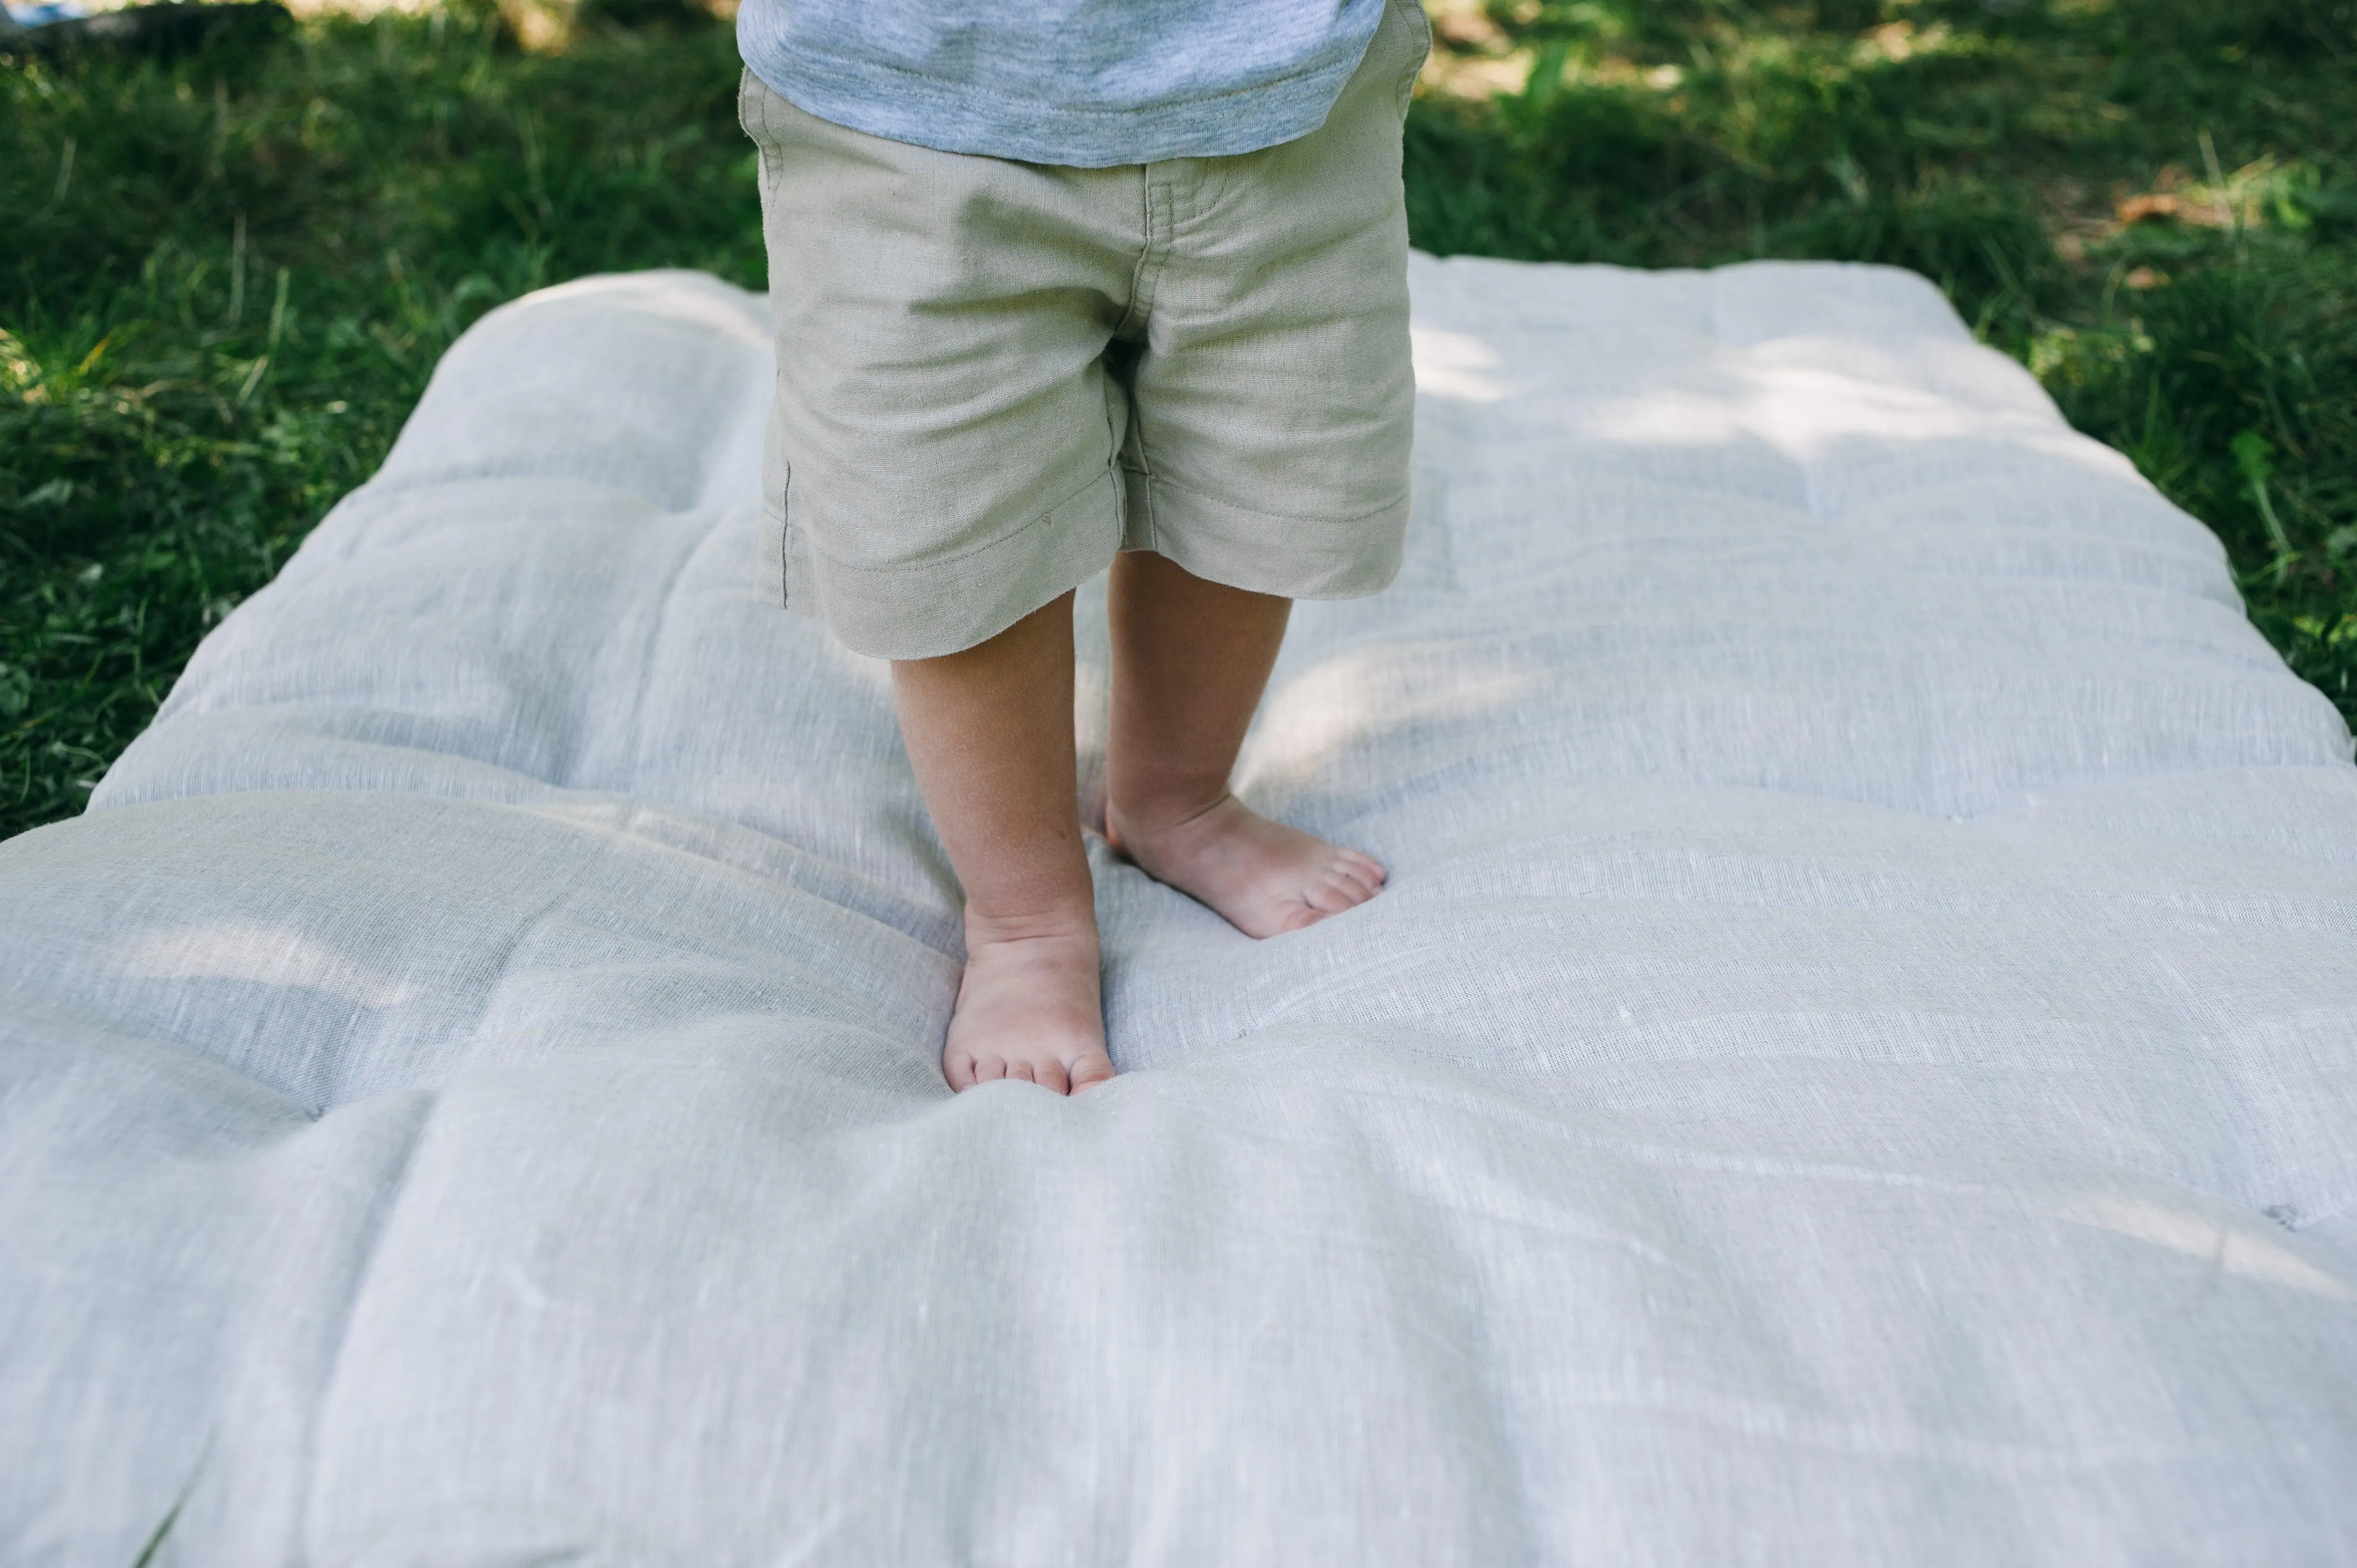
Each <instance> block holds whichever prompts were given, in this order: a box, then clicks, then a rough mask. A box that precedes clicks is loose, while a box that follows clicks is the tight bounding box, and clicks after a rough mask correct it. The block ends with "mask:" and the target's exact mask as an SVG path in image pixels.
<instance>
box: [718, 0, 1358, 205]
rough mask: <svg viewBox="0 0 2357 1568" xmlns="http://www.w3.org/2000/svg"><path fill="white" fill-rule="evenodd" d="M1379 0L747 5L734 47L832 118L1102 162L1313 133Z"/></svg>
mask: <svg viewBox="0 0 2357 1568" xmlns="http://www.w3.org/2000/svg"><path fill="white" fill-rule="evenodd" d="M1384 4H1385V0H991V4H989V5H948V4H944V3H943V0H746V3H745V5H743V6H742V7H741V8H739V9H738V11H737V52H738V53H739V54H741V55H742V56H743V57H744V59H745V63H746V65H747V66H748V68H749V69H750V70H752V71H753V73H754V74H755V75H757V76H759V78H761V80H762V81H766V82H768V83H769V84H770V87H772V88H773V89H775V90H776V91H778V92H780V93H781V94H782V95H783V96H784V97H785V98H786V99H787V101H788V102H792V103H796V104H799V105H800V106H801V107H802V108H803V109H805V110H808V111H809V112H810V113H813V114H816V115H817V116H819V118H821V119H823V120H829V121H832V122H834V124H838V125H848V126H850V127H851V128H852V129H853V130H856V131H866V132H867V133H868V134H870V135H877V136H886V137H889V138H890V139H892V140H893V141H896V142H909V143H913V144H915V145H919V146H926V147H938V148H940V149H941V150H942V151H943V152H952V153H980V154H983V155H985V156H990V157H999V158H1020V159H1023V160H1025V161H1026V162H1029V163H1043V164H1065V165H1070V166H1076V167H1083V168H1104V167H1108V166H1113V165H1115V164H1140V163H1151V162H1154V161H1157V160H1158V159H1162V158H1177V157H1221V156H1232V155H1233V154H1236V153H1250V152H1257V151H1259V150H1260V149H1261V148H1263V147H1269V146H1275V145H1276V144H1277V143H1279V142H1289V141H1291V140H1293V139H1294V138H1295V137H1297V136H1303V135H1307V134H1308V133H1310V132H1311V131H1314V130H1316V129H1317V128H1318V124H1320V123H1321V122H1322V121H1323V120H1324V119H1325V117H1326V112H1327V110H1328V109H1329V107H1331V106H1332V104H1333V102H1334V99H1335V95H1336V94H1338V93H1339V92H1340V91H1341V90H1342V84H1343V82H1344V81H1348V80H1349V78H1350V75H1351V71H1352V70H1354V69H1355V68H1356V67H1357V65H1358V63H1359V61H1360V59H1361V56H1363V55H1364V54H1365V52H1366V48H1367V40H1368V39H1369V38H1372V37H1373V35H1374V32H1375V27H1376V25H1377V22H1378V20H1379V19H1380V18H1381V17H1382V16H1383V7H1384Z"/></svg>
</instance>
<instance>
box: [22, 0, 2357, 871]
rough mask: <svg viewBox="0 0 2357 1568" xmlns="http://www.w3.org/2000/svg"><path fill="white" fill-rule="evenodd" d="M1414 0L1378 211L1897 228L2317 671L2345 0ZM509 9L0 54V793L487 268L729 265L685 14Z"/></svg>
mask: <svg viewBox="0 0 2357 1568" xmlns="http://www.w3.org/2000/svg"><path fill="white" fill-rule="evenodd" d="M517 3H518V4H519V5H520V3H521V0H517ZM1434 9H1435V15H1436V20H1437V24H1438V27H1439V32H1440V36H1441V45H1440V51H1439V53H1438V55H1437V58H1436V59H1435V62H1434V64H1433V66H1432V67H1431V69H1430V70H1428V71H1427V73H1426V83H1425V86H1424V89H1423V91H1422V92H1421V94H1420V96H1419V98H1418V101H1417V104H1416V107H1415V111H1414V113H1413V114H1412V115H1411V118H1410V122H1409V135H1408V156H1407V177H1408V199H1409V204H1410V214H1411V222H1412V225H1413V228H1414V231H1415V240H1416V242H1417V243H1418V244H1420V245H1423V246H1425V247H1426V248H1427V249H1430V250H1435V251H1440V252H1482V253H1487V254H1494V255H1506V256H1520V257H1529V258H1538V259H1547V260H1566V261H1576V260H1603V261H1613V262H1622V263H1631V264H1637V265H1647V266H1653V265H1671V264H1677V265H1686V264H1699V263H1715V262H1723V261H1732V260H1738V259H1741V258H1746V257H1753V256H1803V257H1842V258H1857V259H1865V260H1874V261H1888V262H1895V263H1900V264H1902V265H1906V266H1911V267H1915V268H1917V269H1919V270H1921V271H1922V272H1924V273H1925V274H1929V275H1930V276H1932V278H1934V279H1936V280H1937V281H1938V282H1939V283H1940V284H1941V285H1942V286H1943V287H1944V288H1945V289H1946V290H1947V291H1948V294H1949V295H1950V297H1951V298H1952V299H1953V300H1954V301H1955V303H1956V305H1957V307H1958V309H1959V310H1960V311H1961V312H1962V313H1963V314H1964V318H1965V319H1966V320H1967V321H1969V322H1971V323H1972V324H1973V325H1974V327H1975V330H1977V331H1978V332H1980V333H1981V334H1982V335H1983V336H1984V337H1985V338H1986V339H1987V340H1988V341H1989V342H1991V343H1993V344H1995V345H1996V346H1997V347H1999V348H2001V349H2004V350H2005V351H2007V352H2008V353H2011V354H2014V355H2017V356H2018V357H2020V358H2021V359H2022V360H2025V361H2026V362H2027V363H2028V364H2029V367H2030V368H2031V370H2032V371H2035V372H2036V373H2037V374H2038V376H2039V377H2040V380H2041V381H2043V382H2044V384H2045V385H2046V387H2047V389H2048V390H2049V391H2050V392H2051V393H2052V394H2053V395H2054V397H2055V399H2056V400H2057V402H2058V403H2060V404H2061V407H2062V409H2063V411H2064V412H2065V413H2067V414H2068V415H2069V416H2070V417H2071V419H2072V422H2073V423H2075V424H2077V425H2078V426H2079V427H2080V428H2081V429H2083V430H2085V431H2087V432H2089V433H2090V434H2092V435H2096V436H2098V437H2100V438H2101V439H2103V440H2105V441H2108V442H2110V443H2112V444H2113V445H2114V446H2118V447H2119V448H2121V449H2122V450H2123V451H2125V452H2126V453H2127V454H2128V455H2129V456H2131V457H2133V458H2134V459H2135V460H2136V462H2137V464H2138V465H2139V466H2140V467H2142V468H2143V470H2144V471H2145V473H2146V474H2147V475H2148V476H2149V477H2150V478H2152V480H2153V481H2154V482H2155V483H2156V484H2158V486H2160V487H2161V489H2164V490H2166V491H2167V492H2168V493H2169V495H2170V496H2171V497H2172V498H2174V499H2176V500H2177V501H2178V502H2179V504H2180V505H2182V506H2184V507H2186V508H2187V509H2188V510H2190V511H2192V512H2194V513H2195V514H2196V515H2198V516H2200V517H2201V518H2202V519H2204V520H2205V521H2208V522H2210V523H2211V524H2212V526H2213V527H2215V528H2216V529H2217V530H2218V532H2219V533H2220V534H2221V536H2222V537H2223V538H2224V540H2225V541H2226V542H2227V545H2228V547H2229V550H2230V551H2231V553H2232V554H2233V560H2234V564H2235V567H2236V570H2237V573H2238V575H2239V576H2240V579H2241V582H2242V585H2243V591H2244V596H2245V597H2246V599H2247V600H2248V602H2249V604H2250V607H2251V612H2252V615H2253V618H2254V619H2255V621H2256V623H2257V624H2258V626H2259V627H2260V628H2261V629H2262V630H2263V631H2264V632H2265V633H2266V636H2267V637H2268V638H2269V639H2272V640H2273V641H2274V643H2275V644H2276V647H2277V648H2279V649H2281V650H2283V651H2284V653H2285V655H2286V657H2287V659H2289V660H2291V662H2292V665H2293V667H2294V668H2295V669H2296V670H2298V671H2299V672H2300V673H2301V674H2302V675H2304V676H2305V677H2307V678H2308V679H2309V680H2311V681H2313V682H2316V683H2317V684H2318V685H2319V687H2320V688H2321V689H2322V690H2323V691H2324V692H2325V693H2327V694H2328V695H2329V696H2330V697H2332V698H2333V699H2334V700H2335V701H2336V702H2337V703H2340V704H2341V710H2342V712H2343V714H2352V715H2357V682H2352V680H2351V674H2352V669H2357V254H2352V240H2357V0H2255V3H2252V4H2245V5H2238V6H2233V7H2224V6H2217V5H2206V4H2198V3H2195V0H2145V3H2137V4H2112V3H2106V0H1915V3H1911V4H1910V3H1906V0H1821V3H1819V4H1817V5H1813V6H1812V5H1798V6H1791V7H1781V8H1772V7H1771V8H1766V9H1759V10H1754V9H1751V8H1749V7H1747V6H1746V5H1743V4H1741V3H1740V0H1570V3H1562V0H1522V3H1520V4H1514V5H1504V4H1498V5H1487V6H1483V5H1467V4H1461V3H1455V0H1436V3H1435V6H1434ZM510 15H511V16H514V17H516V18H517V22H516V24H515V25H511V24H510V23H509V22H507V21H505V20H503V19H502V17H501V16H500V12H498V11H496V10H493V9H490V8H489V7H488V6H486V5H480V4H477V3H475V0H459V3H457V4H452V5H446V6H445V7H443V8H441V9H438V10H434V11H431V12H429V13H427V14H425V15H423V16H397V15H386V16H379V17H377V18H376V19H374V20H370V21H361V20H356V19H352V18H350V17H335V16H320V17H314V18H312V19H309V20H307V21H304V22H302V23H301V24H299V25H296V26H293V27H284V28H278V29H249V30H247V31H246V32H244V33H242V34H240V35H238V36H225V37H222V38H217V39H216V40H215V41H214V42H213V43H211V44H210V45H209V46H207V47H205V48H201V49H199V50H198V51H196V52H194V53H188V54H182V55H179V56H178V57H175V58H170V59H137V58H124V57H121V56H118V55H113V54H100V53H96V52H84V53H82V54H80V55H77V56H72V57H63V58H42V59H30V58H24V59H5V58H0V95H4V96H5V109H0V236H5V239H0V834H5V833H8V832H17V831H21V830H22V829H25V828H27V827H31V826H34V825H36V824H38V823H40V822H48V821H50V820H53V819H55V818H58V817H60V816H65V815H70V814H71V813H73V812H75V811H80V810H81V805H82V803H83V801H84V800H86V799H87V797H88V794H89V790H90V788H91V784H92V783H93V782H94V781H95V780H96V779H97V778H98V777H99V776H100V775H101V774H102V772H103V771H104V769H105V768H106V766H107V765H108V763H109V762H110V761H111V760H112V759H113V757H114V756H115V755H116V754H117V753H118V752H119V751H120V750H121V749H122V748H123V746H124V745H125V744H127V743H128V741H129V740H130V739H131V737H132V736H135V734H137V733H138V731H139V729H140V728H141V726H142V725H145V723H146V722H147V720H148V718H149V717H150V716H151V715H152V714H154V712H155V709H156V704H157V703H158V702H160V701H161V700H162V698H163V695H164V693H166V692H167V690H168V689H169V687H170V685H171V682H172V680H173V677H174V676H175V675H176V674H177V673H178V671H179V669H180V667H181V665H182V663H183V662H184V661H185V660H186V659H187V658H188V653H189V651H190V650H191V649H193V648H194V646H195V644H196V642H197V639H199V638H200V637H201V636H202V635H203V634H204V632H205V630H206V628H209V627H210V626H211V625H213V624H214V623H215V622H217V621H218V620H219V619H220V618H221V616H223V615H224V614H226V613H227V612H228V611H229V609H230V608H231V607H233V606H234V605H235V604H236V603H237V602H238V600H239V599H240V598H241V597H242V596H244V595H246V594H249V593H252V592H253V590H254V589H255V588H257V587H259V586H260V585H262V584H263V583H264V582H266V581H267V580H268V579H269V577H270V575H271V574H272V573H273V572H274V571H275V570H276V569H277V568H278V566H279V565H280V564H283V563H284V562H285V559H286V556H287V554H288V553H290V552H291V551H292V550H293V549H294V548H295V546H296V544H297V543H299V542H300V541H301V539H302V537H303V534H304V532H306V531H307V529H308V528H309V527H310V526H311V525H312V524H313V523H314V522H316V521H317V520H318V518H319V517H320V515H321V514H322V513H323V512H324V511H325V510H327V508H328V506H329V505H331V504H332V503H333V502H334V500H335V499H336V498H337V497H338V496H339V495H340V494H342V493H343V492H344V491H345V490H347V489H350V488H351V487H352V486H353V485H355V484H357V483H359V482H360V481H361V479H362V478H365V477H366V476H367V475H368V474H369V472H370V471H371V469H372V468H373V467H375V466H376V464H377V463H378V461H379V460H380V459H381V458H382V456H383V454H384V451H385V449H386V447H387V446H388V445H389V444H390V442H391V441H392V439H393V435H394V433H395V432H396V431H397V430H398V428H399V426H400V424H401V420H402V418H403V417H404V414H405V413H407V411H408V409H409V407H410V405H411V404H412V403H414V401H415V399H416V396H417V393H418V392H419V390H420V388H421V387H422V386H423V385H424V383H425V377H426V375H427V373H428V372H429V371H431V369H432V367H433V364H434V361H435V360H436V357H437V356H438V355H439V354H440V353H441V351H442V349H444V348H445V347H447V345H448V343H449V341H450V339H451V338H453V337H455V336H456V335H457V333H458V332H459V331H460V330H462V329H463V328H465V327H466V326H467V324H468V322H469V321H471V320H473V319H474V318H475V317H477V316H479V315H480V314H481V313H482V312H483V311H484V310H487V309H489V308H490V307H491V306H494V305H496V304H498V303H499V302H500V301H501V300H504V299H508V298H511V297H513V296H514V295H518V294H520V293H522V292H524V291H525V290H528V289H532V288H536V287H539V286H541V285H544V284H548V283H554V282H557V281H559V280H561V279H564V278H566V277H570V276H574V275H576V274H581V273H585V272H596V271H604V270H608V269H612V268H618V267H642V266H652V265H676V266H694V267H704V268H707V269H709V270H711V271H713V272H716V273H718V274H721V275H722V276H725V277H728V278H731V279H734V280H735V281H737V282H739V283H744V284H748V285H757V286H758V285H759V282H760V279H761V274H762V260H761V248H760V238H759V227H758V214H757V209H756V202H755V197H754V190H753V156H752V152H751V149H750V147H749V146H748V145H747V144H746V143H745V141H744V140H743V138H742V136H741V134H739V133H738V131H737V127H736V125H735V123H734V108H733V105H734V96H735V81H736V57H735V51H734V47H733V43H732V41H731V38H730V36H729V33H728V30H727V29H726V27H725V26H722V25H719V24H716V23H715V22H714V21H713V20H712V19H711V18H710V17H709V16H706V15H705V14H704V13H703V12H701V11H699V10H696V9H694V8H692V7H691V6H689V5H685V4H683V0H604V3H603V4H602V5H600V4H598V3H597V0H589V5H588V8H587V10H586V11H585V12H584V13H583V14H582V15H580V16H578V17H577V18H576V20H575V22H574V25H573V26H572V27H571V30H570V33H569V36H566V35H564V34H563V33H562V32H561V31H560V32H554V33H553V32H552V31H551V30H550V29H549V28H547V27H545V26H544V25H538V26H536V25H534V24H535V22H538V23H541V24H544V23H545V20H546V18H547V16H549V13H548V12H547V11H546V10H545V9H542V10H539V11H535V12H533V13H531V14H529V15H527V14H526V13H524V12H523V11H522V10H521V9H515V8H511V12H510ZM520 29H521V30H522V32H523V33H525V34H527V35H529V36H531V37H532V38H533V42H534V43H535V45H536V46H537V47H536V48H532V49H526V48H522V46H521V45H520V44H519V43H518V41H517V34H518V31H519V30H520Z"/></svg>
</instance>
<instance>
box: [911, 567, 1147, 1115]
mask: <svg viewBox="0 0 2357 1568" xmlns="http://www.w3.org/2000/svg"><path fill="white" fill-rule="evenodd" d="M892 692H893V695H894V697H895V698H896V699H897V700H898V703H899V709H900V732H901V734H902V736H904V737H906V739H907V741H908V745H909V761H910V762H911V763H913V764H914V765H915V767H916V770H917V783H918V786H919V787H920V789H923V790H924V793H925V804H926V805H927V806H928V807H929V808H931V811H932V814H933V825H934V827H935V828H936V829H938V830H939V831H940V832H941V835H942V844H943V845H944V846H945V847H946V848H947V849H948V850H949V854H950V864H951V865H952V866H954V867H955V868H956V870H957V874H958V880H959V881H960V882H962V883H963V884H964V886H965V950H966V960H965V978H964V979H963V982H961V983H960V984H959V987H958V999H957V1012H956V1014H955V1015H953V1016H952V1018H951V1020H950V1032H949V1039H948V1042H947V1043H946V1044H945V1045H944V1046H943V1047H942V1074H943V1075H944V1076H945V1077H947V1078H948V1079H949V1081H950V1087H951V1088H952V1089H970V1088H972V1087H973V1086H974V1084H976V1083H979V1082H984V1081H986V1080H988V1079H996V1078H1019V1079H1028V1080H1029V1081H1030V1082H1033V1083H1037V1084H1042V1085H1045V1086H1046V1087H1047V1088H1049V1089H1052V1090H1056V1091H1057V1092H1059V1093H1065V1092H1077V1091H1078V1090H1083V1089H1086V1088H1088V1087H1089V1086H1090V1085H1092V1084H1096V1083H1102V1082H1103V1081H1104V1080H1105V1079H1109V1078H1111V1077H1112V1076H1113V1063H1112V1061H1111V1060H1110V1059H1109V1058H1107V1057H1106V1055H1105V1038H1104V1013H1103V1003H1102V1001H1101V999H1100V997H1099V994H1098V990H1097V922H1096V905H1095V900H1094V898H1093V897H1092V894H1091V891H1090V884H1089V863H1088V857H1087V855H1086V854H1085V853H1084V852H1083V851H1082V847H1081V825H1080V804H1079V801H1078V800H1077V799H1076V798H1075V788H1074V780H1073V777H1072V768H1073V757H1072V596H1071V595H1070V594H1066V595H1065V596H1063V597H1061V598H1060V599H1057V600H1056V601H1055V602H1054V603H1052V604H1049V605H1048V606H1047V607H1044V608H1042V609H1039V610H1036V611H1034V612H1033V613H1032V614H1030V615H1028V616H1027V617H1025V618H1023V619H1021V620H1019V621H1017V622H1016V623H1015V624H1014V625H1013V626H1011V627H1009V628H1006V630H1005V631H1003V632H1000V633H999V634H998V635H997V636H996V637H994V638H992V639H990V640H988V641H987V642H984V643H980V644H978V645H976V646H975V647H973V648H969V649H967V650H965V651H964V652H963V653H952V654H948V655H945V656H944V657H942V658H939V659H911V660H900V661H898V662H896V663H895V664H894V665H893V666H892Z"/></svg>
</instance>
